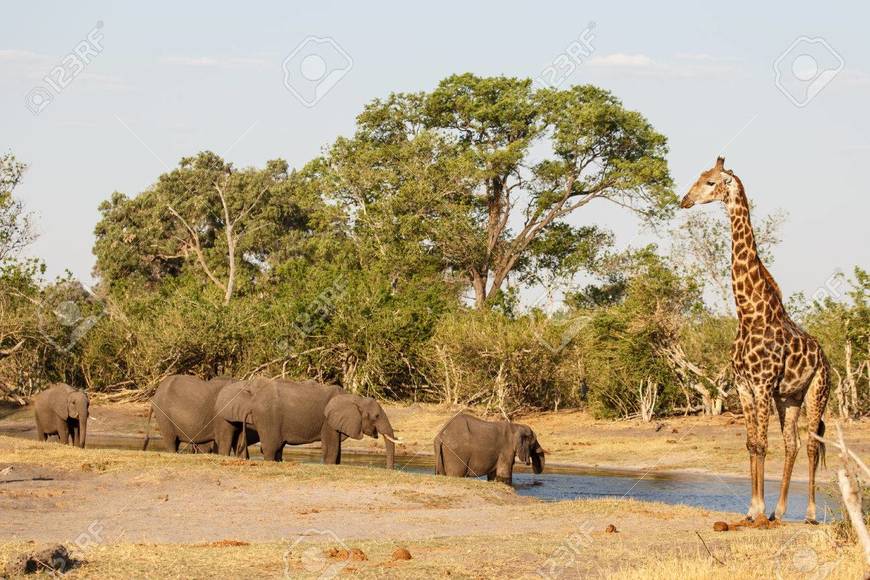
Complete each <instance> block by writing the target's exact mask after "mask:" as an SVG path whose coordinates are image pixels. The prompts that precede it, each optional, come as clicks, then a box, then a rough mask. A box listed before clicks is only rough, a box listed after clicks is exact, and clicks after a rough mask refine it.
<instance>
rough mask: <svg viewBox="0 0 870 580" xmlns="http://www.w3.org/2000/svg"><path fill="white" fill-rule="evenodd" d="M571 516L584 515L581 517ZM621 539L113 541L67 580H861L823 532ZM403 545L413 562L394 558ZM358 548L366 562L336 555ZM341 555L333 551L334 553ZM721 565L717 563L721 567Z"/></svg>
mask: <svg viewBox="0 0 870 580" xmlns="http://www.w3.org/2000/svg"><path fill="white" fill-rule="evenodd" d="M575 515H578V516H580V515H582V513H581V514H575ZM622 535H624V533H619V534H605V533H603V532H601V531H593V532H592V533H591V534H590V535H589V536H588V539H586V540H584V542H586V543H584V544H582V546H581V547H580V548H579V549H578V550H577V552H576V553H575V552H574V551H573V550H572V549H571V546H572V545H573V546H577V545H578V544H577V543H574V544H572V541H571V540H570V535H569V534H567V533H566V534H532V535H511V534H504V535H501V536H495V537H494V536H474V535H471V536H462V537H451V538H433V539H429V540H421V541H410V542H406V541H396V540H379V541H360V542H348V543H347V544H346V545H345V544H344V543H336V542H335V541H333V540H327V541H326V542H317V543H309V542H308V541H306V540H303V541H300V542H298V543H297V542H295V541H287V542H281V543H257V544H249V545H234V544H235V542H232V541H228V542H218V543H215V544H213V545H177V544H125V543H120V544H108V545H101V546H96V547H94V548H92V549H90V550H88V551H87V552H85V553H83V554H82V555H81V558H82V559H83V564H82V565H81V566H79V567H78V568H76V569H75V570H73V571H72V573H70V574H69V576H68V577H70V578H132V577H135V578H213V577H276V576H281V575H282V574H284V573H285V571H286V572H287V573H288V574H290V576H291V577H300V578H314V577H317V576H318V575H319V574H320V572H321V571H323V570H324V568H327V567H333V566H334V567H335V568H336V569H339V570H340V571H341V575H342V576H344V575H359V576H364V577H379V578H380V577H387V578H419V577H426V576H430V577H445V576H447V575H450V576H451V577H456V578H489V577H499V576H510V577H532V576H534V577H538V575H543V576H544V577H548V575H549V576H550V577H566V578H571V577H578V576H582V577H607V578H617V579H622V580H628V579H640V578H643V579H661V580H671V579H673V578H681V579H694V578H722V579H728V580H730V579H733V578H760V577H778V578H786V579H791V578H793V579H799V578H800V579H804V578H810V577H819V578H821V577H825V578H832V579H836V578H850V579H852V578H858V577H861V574H862V569H861V560H860V557H859V555H858V554H857V551H856V548H855V547H854V546H848V547H843V546H838V545H836V544H835V543H832V542H831V540H830V538H829V537H828V535H827V534H826V533H825V531H824V530H811V531H809V532H807V533H806V534H804V533H803V532H802V531H801V530H799V531H797V532H795V530H794V529H791V530H790V531H784V532H781V533H765V532H741V533H737V534H730V535H728V534H724V535H721V536H717V538H716V539H715V540H714V539H712V538H711V537H710V536H712V532H709V533H706V534H705V535H706V536H707V538H706V541H707V543H708V545H710V549H711V552H712V554H713V556H715V558H716V559H714V557H712V556H711V555H710V554H708V553H707V551H706V549H705V548H704V547H703V545H702V544H701V542H700V541H698V540H697V538H695V539H694V541H693V540H691V538H690V535H688V534H680V535H673V536H669V537H668V538H665V541H662V538H654V541H652V542H650V541H645V540H641V541H640V542H637V541H634V539H633V538H623V537H620V536H622ZM397 547H404V548H406V549H408V550H409V552H410V553H411V555H412V559H411V560H408V561H394V560H393V558H392V554H393V552H394V551H395V549H396V548H397ZM32 548H33V546H32V545H28V544H25V543H23V542H6V543H0V561H2V560H6V559H8V558H9V557H11V556H12V555H13V554H16V553H18V552H21V551H24V550H28V549H32ZM351 548H355V549H358V550H361V551H362V553H364V554H365V556H366V559H365V560H350V561H345V560H341V559H339V557H336V556H333V557H330V556H329V554H330V551H332V553H333V554H335V552H336V551H338V550H341V549H351ZM333 549H335V550H333ZM717 559H718V560H720V561H721V563H720V562H719V561H717Z"/></svg>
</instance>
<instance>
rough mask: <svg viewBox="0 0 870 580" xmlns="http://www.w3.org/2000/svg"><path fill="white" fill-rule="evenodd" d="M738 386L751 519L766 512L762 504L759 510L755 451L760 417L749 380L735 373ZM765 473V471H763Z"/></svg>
mask: <svg viewBox="0 0 870 580" xmlns="http://www.w3.org/2000/svg"><path fill="white" fill-rule="evenodd" d="M734 382H735V383H736V386H737V394H738V395H740V406H741V407H742V408H743V421H744V423H745V425H746V450H747V451H748V452H749V479H750V481H751V482H752V499H751V500H750V503H749V511H748V512H747V514H746V515H747V516H748V517H749V518H750V519H751V518H754V517H755V516H757V515H758V514H759V513H764V506H763V505H762V506H761V511H760V512H759V511H758V501H757V498H758V488H757V486H758V478H757V477H756V474H757V473H758V459H757V455H756V452H755V442H756V441H757V439H758V436H757V433H756V431H757V429H758V419H757V412H756V407H755V396H754V395H753V393H752V389H751V387H750V386H749V384H748V382H747V381H746V380H745V379H743V377H741V376H740V374H739V373H735V381H734ZM762 473H763V472H762Z"/></svg>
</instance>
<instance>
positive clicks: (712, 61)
mask: <svg viewBox="0 0 870 580" xmlns="http://www.w3.org/2000/svg"><path fill="white" fill-rule="evenodd" d="M585 64H587V65H588V66H589V67H591V68H596V69H599V70H601V71H604V72H607V73H611V74H616V75H620V76H643V77H652V78H667V79H679V78H682V79H693V78H711V77H722V76H734V75H735V74H737V73H738V71H739V69H738V67H737V66H736V64H735V63H734V61H732V60H731V59H727V58H722V57H715V56H711V55H708V54H703V53H700V54H695V53H678V54H676V55H675V56H674V58H672V59H669V60H667V61H658V60H655V59H653V58H652V57H651V56H649V55H646V54H640V53H637V54H629V53H622V52H617V53H612V54H607V55H602V56H594V57H592V58H590V59H589V60H588V61H586V63H585Z"/></svg>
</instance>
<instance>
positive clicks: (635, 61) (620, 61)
mask: <svg viewBox="0 0 870 580" xmlns="http://www.w3.org/2000/svg"><path fill="white" fill-rule="evenodd" d="M587 64H588V65H589V66H596V67H604V68H622V67H630V68H649V67H652V66H654V65H655V63H654V62H653V59H651V58H650V57H648V56H647V55H645V54H625V53H622V52H616V53H613V54H608V55H606V56H593V57H592V58H590V59H589V60H588V61H587Z"/></svg>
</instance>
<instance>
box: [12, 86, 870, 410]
mask: <svg viewBox="0 0 870 580" xmlns="http://www.w3.org/2000/svg"><path fill="white" fill-rule="evenodd" d="M666 153H667V149H666V140H665V137H664V136H662V135H661V134H659V133H657V132H656V131H655V130H654V129H653V128H652V126H651V125H650V124H649V123H648V122H647V121H646V120H645V119H644V117H643V116H642V115H640V114H639V113H637V112H634V111H629V110H627V109H625V108H624V107H623V105H622V104H621V103H620V102H619V101H618V100H617V99H616V98H615V97H614V96H613V95H611V94H610V93H608V92H606V91H604V90H602V89H599V88H596V87H592V86H575V87H571V88H569V89H565V90H555V89H536V88H534V87H533V86H532V83H531V82H530V81H529V80H524V79H514V78H504V77H496V78H480V77H476V76H473V75H468V74H466V75H457V76H452V77H449V78H447V79H445V80H444V81H442V82H441V83H440V84H439V85H438V87H437V88H435V89H434V90H433V91H431V92H424V93H414V94H393V95H390V96H389V97H388V98H386V99H383V100H376V101H374V102H372V103H370V104H369V105H368V106H366V107H365V109H364V110H363V112H362V113H361V114H360V115H359V117H358V118H357V128H356V132H355V134H354V135H353V136H352V137H347V138H345V137H342V138H339V139H338V140H337V141H336V142H335V143H334V144H333V145H332V146H331V147H329V148H328V149H327V150H325V151H324V153H323V154H322V155H321V156H319V157H318V158H316V159H314V160H312V161H310V162H309V163H308V164H306V165H305V166H303V167H301V168H298V169H295V170H291V169H290V168H289V167H288V164H287V163H286V162H285V161H283V160H274V161H269V162H267V163H266V164H265V166H264V167H262V168H253V167H251V168H237V167H234V166H233V165H232V164H231V163H230V162H228V161H226V160H224V159H221V158H220V157H218V156H217V155H215V154H213V153H210V152H202V153H199V154H197V155H195V156H193V157H189V158H184V159H182V160H181V161H180V162H179V164H178V167H177V168H176V169H174V170H173V171H171V172H169V173H165V174H163V175H160V176H159V177H158V178H157V180H156V182H155V183H154V184H153V185H152V186H151V187H149V188H148V189H146V190H145V191H142V192H138V193H136V194H135V195H126V194H124V193H119V192H115V193H113V194H112V195H111V196H110V197H109V199H108V200H107V201H105V202H103V203H102V204H101V205H100V208H99V209H100V212H101V219H100V221H99V223H98V224H97V227H96V229H95V236H96V241H95V244H94V248H93V251H94V254H95V255H96V258H97V261H96V267H95V272H94V275H95V278H96V279H97V280H98V283H97V285H96V286H95V287H94V288H92V289H86V288H85V287H84V286H82V285H81V284H80V283H78V282H77V281H76V280H74V279H72V278H71V277H69V276H67V277H65V278H64V279H60V280H56V281H53V282H50V283H49V282H46V281H45V280H44V279H43V272H44V269H43V267H42V264H41V263H40V262H39V261H38V260H33V259H23V258H21V250H22V249H23V248H24V247H26V246H27V245H28V244H29V243H30V242H31V241H32V239H33V229H32V226H31V224H30V220H29V216H28V214H27V212H26V209H25V208H24V207H23V206H22V205H21V204H20V202H18V201H16V199H15V198H14V195H13V193H14V189H15V186H16V185H17V184H18V183H19V182H20V180H21V179H22V177H26V172H25V170H26V167H25V166H24V165H23V164H22V163H21V162H19V161H17V160H16V159H15V158H14V156H13V155H12V154H8V155H6V156H4V157H2V158H0V186H2V187H0V268H2V270H0V396H2V397H5V398H8V399H13V400H23V399H24V398H26V397H27V396H29V395H30V394H31V393H32V392H34V391H35V390H38V389H40V388H42V387H43V386H44V385H46V384H47V383H49V382H51V381H57V380H62V381H65V382H68V383H70V384H73V385H81V386H87V388H88V389H90V390H91V391H92V392H94V393H104V394H105V395H106V396H108V397H110V398H115V399H130V398H145V397H147V396H148V395H149V394H150V393H151V392H153V390H154V388H155V387H156V385H157V383H158V382H159V381H160V379H161V378H163V377H165V376H167V375H169V374H173V373H195V374H198V375H200V376H203V377H211V376H216V375H232V376H238V377H245V376H254V375H263V376H271V377H274V376H287V377H297V378H298V377H312V378H316V379H320V380H323V381H334V382H338V383H340V384H342V385H343V386H344V387H345V388H347V389H349V390H351V391H354V392H359V393H364V394H369V395H376V396H380V397H385V398H391V399H399V400H427V401H444V402H451V403H459V404H477V405H485V406H489V407H490V408H491V409H493V410H500V411H502V412H504V413H507V414H511V413H514V412H516V411H518V410H520V409H530V408H531V409H553V408H559V407H575V406H588V407H589V408H590V409H591V410H593V411H594V412H595V413H597V414H599V415H601V416H609V417H631V416H643V417H645V418H648V417H650V416H653V415H661V414H669V413H676V412H680V413H682V412H705V413H718V412H721V411H722V410H723V409H725V408H727V407H728V406H729V405H733V404H734V390H733V388H732V387H731V382H730V376H729V372H728V360H729V349H730V343H731V340H732V338H733V335H734V331H735V329H736V321H735V320H734V318H733V316H732V315H731V314H730V312H731V310H730V306H729V305H728V284H729V280H728V259H729V256H728V251H729V250H728V248H729V246H728V244H727V240H728V239H727V236H728V231H727V223H724V224H723V222H722V221H721V220H717V219H716V218H715V217H711V216H710V215H709V214H705V215H706V217H705V215H701V214H693V216H692V217H691V218H690V219H688V220H686V219H684V220H683V221H681V223H680V224H679V228H672V226H673V221H674V209H675V208H676V197H675V195H674V192H673V189H672V181H671V178H670V175H669V172H668V167H667V163H666V160H665V156H666ZM607 203H611V204H615V205H617V206H618V207H620V208H622V209H623V211H626V212H633V213H634V214H635V215H636V216H638V218H639V220H640V222H641V224H642V225H643V226H644V227H654V228H655V231H659V232H666V233H664V234H663V236H667V237H668V239H669V241H670V243H669V244H667V246H668V247H670V248H672V250H671V251H670V254H669V255H665V254H663V253H662V252H661V251H660V250H659V249H658V248H657V247H656V246H648V247H641V248H617V247H616V246H615V244H614V237H613V235H612V233H611V232H610V230H609V229H608V228H607V227H606V224H600V223H596V224H587V225H575V224H584V223H587V221H588V220H585V219H584V212H585V211H586V210H585V209H584V208H586V206H587V205H590V206H591V205H599V204H607ZM778 224H779V219H778V218H777V217H776V216H773V217H768V218H765V219H758V220H757V223H756V229H757V230H758V233H759V235H758V238H759V243H760V245H761V246H762V247H761V250H762V252H763V253H764V255H765V256H766V257H767V259H768V261H770V260H771V253H770V250H771V248H772V247H773V246H774V245H775V243H776V241H777V239H776V231H777V226H778ZM669 228H672V229H670V231H669ZM774 273H775V268H774ZM579 279H582V280H584V284H582V285H578V284H577V283H576V280H579ZM836 280H839V282H838V283H837V284H829V285H828V286H829V288H828V289H827V290H826V291H825V292H824V293H823V294H820V295H818V296H813V297H812V300H806V299H803V298H802V297H799V296H798V297H795V298H794V299H793V301H792V311H793V312H796V315H797V316H799V317H800V319H801V321H802V322H803V323H804V324H805V325H806V326H807V327H808V329H809V330H810V331H811V332H813V333H815V334H816V335H817V336H818V337H819V338H820V339H821V340H822V342H823V344H824V346H825V348H826V350H827V351H828V354H829V357H830V358H831V359H832V362H833V363H834V366H835V368H836V369H837V379H836V380H837V381H838V382H837V384H836V385H835V386H837V387H838V394H837V395H836V397H835V400H836V401H837V402H836V403H835V405H834V406H835V407H836V408H837V409H838V411H839V412H841V413H846V414H849V415H857V414H863V413H865V412H867V411H868V406H870V394H868V389H870V385H868V381H870V369H868V368H867V362H866V361H867V360H868V357H870V352H868V333H870V315H868V302H867V298H868V288H870V280H868V275H867V274H866V273H865V272H864V271H863V270H861V269H858V268H856V269H855V271H854V274H853V275H852V276H851V277H850V278H849V279H848V280H847V279H846V278H843V277H841V278H836ZM838 289H839V290H838ZM521 292H522V296H523V300H520V296H521ZM536 295H539V296H541V299H540V300H538V301H537V302H536V303H535V304H531V305H529V302H530V300H529V298H528V297H529V296H536ZM554 297H560V300H559V302H555V300H554Z"/></svg>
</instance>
